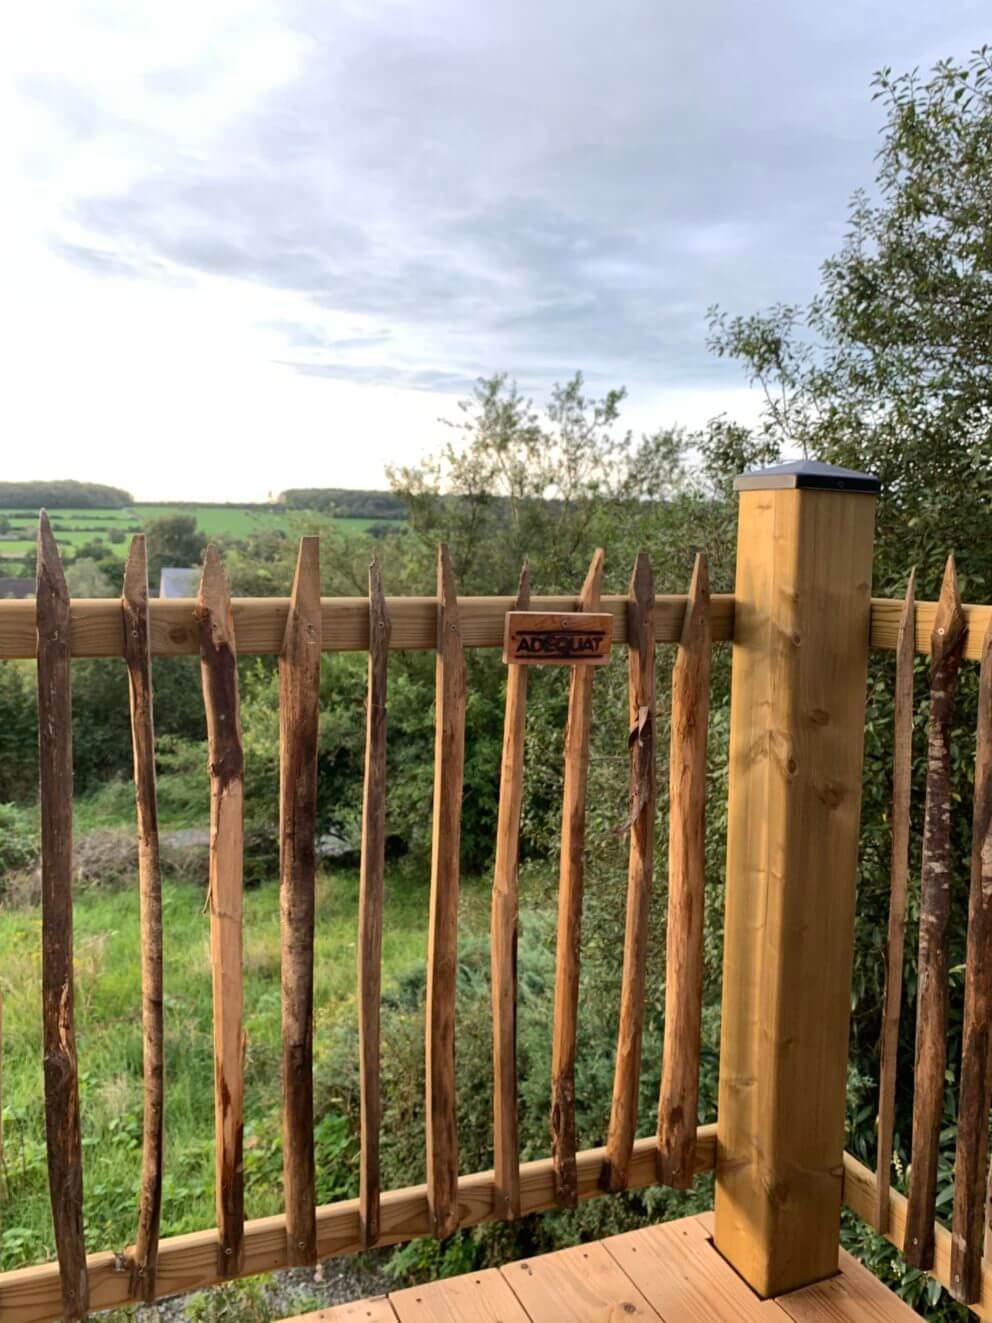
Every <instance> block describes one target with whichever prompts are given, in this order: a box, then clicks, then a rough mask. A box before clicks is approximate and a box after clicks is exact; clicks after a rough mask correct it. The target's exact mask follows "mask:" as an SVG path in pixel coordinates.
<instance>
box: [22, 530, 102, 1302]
mask: <svg viewBox="0 0 992 1323" xmlns="http://www.w3.org/2000/svg"><path fill="white" fill-rule="evenodd" d="M35 612H36V621H37V630H38V646H37V652H38V763H39V769H40V773H41V786H40V800H41V924H42V943H41V982H42V1009H43V1017H44V1053H45V1055H44V1063H45V1137H46V1140H47V1148H48V1185H49V1190H50V1192H51V1199H52V1222H53V1226H54V1230H55V1249H56V1252H57V1254H58V1260H59V1277H60V1280H61V1286H62V1314H63V1317H64V1318H66V1319H79V1318H84V1317H85V1315H86V1312H87V1310H88V1308H89V1280H88V1277H87V1272H86V1246H85V1243H84V1239H83V1156H82V1142H81V1139H80V1131H79V1065H78V1062H77V1059H76V1031H75V1017H74V1010H73V967H72V689H71V683H70V675H69V666H70V638H69V634H70V631H69V590H68V588H67V587H66V582H65V575H64V574H63V573H62V562H61V560H60V559H59V552H58V547H57V545H56V542H55V537H54V535H53V534H52V528H51V525H50V524H49V522H48V515H47V514H46V513H45V511H44V510H42V512H41V518H40V522H39V525H38V588H37V598H36V602H35Z"/></svg>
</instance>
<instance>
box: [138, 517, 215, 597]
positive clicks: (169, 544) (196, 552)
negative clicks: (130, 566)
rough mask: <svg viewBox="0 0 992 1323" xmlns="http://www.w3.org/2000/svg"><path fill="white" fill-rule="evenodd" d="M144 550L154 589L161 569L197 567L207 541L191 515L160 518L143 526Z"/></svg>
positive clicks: (149, 576) (151, 520)
mask: <svg viewBox="0 0 992 1323" xmlns="http://www.w3.org/2000/svg"><path fill="white" fill-rule="evenodd" d="M145 541H146V545H147V549H148V579H149V582H150V583H151V584H152V585H153V586H156V587H157V585H158V580H159V576H160V575H161V573H162V567H163V565H176V566H181V567H186V566H192V565H199V563H200V561H201V559H202V558H203V552H204V548H205V547H206V545H207V539H206V537H204V535H203V534H202V533H201V532H200V530H199V528H198V527H197V524H196V516H195V515H181V514H176V515H163V516H162V518H161V519H149V521H148V523H147V524H146V525H145Z"/></svg>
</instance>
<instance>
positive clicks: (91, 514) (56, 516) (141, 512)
mask: <svg viewBox="0 0 992 1323" xmlns="http://www.w3.org/2000/svg"><path fill="white" fill-rule="evenodd" d="M177 514H181V515H193V516H194V517H195V518H196V522H197V526H198V527H199V528H200V530H201V532H203V533H204V534H206V536H207V537H208V538H215V537H229V538H235V539H238V540H243V539H244V538H247V537H249V536H250V535H251V534H253V533H265V532H273V531H275V532H285V533H288V534H290V535H292V534H295V533H305V532H307V530H308V529H309V528H313V529H319V528H320V526H321V525H322V524H323V522H324V518H325V517H324V516H322V515H311V514H309V513H308V512H307V511H306V510H292V509H286V508H283V507H280V506H273V507H271V508H267V509H251V508H248V507H243V506H236V505H209V504H204V505H169V504H168V503H165V504H162V505H137V506H127V507H124V508H123V509H120V510H94V509H68V510H51V511H49V518H50V520H51V523H52V528H53V530H54V532H55V537H56V541H57V542H58V544H59V547H60V549H61V550H62V551H63V552H69V553H70V554H71V553H74V552H75V551H76V550H77V549H78V548H79V547H81V546H84V545H85V544H86V543H87V542H96V541H103V542H109V541H112V540H113V539H112V538H111V536H110V535H111V533H115V532H116V533H118V534H123V536H124V540H125V543H126V541H127V540H128V539H129V538H130V536H131V534H132V533H140V532H141V530H142V528H144V526H145V524H146V523H148V522H149V521H150V520H152V519H162V518H164V517H166V516H168V515H177ZM0 519H5V520H6V522H7V525H8V529H7V533H6V534H5V535H3V534H0V560H3V559H10V560H18V561H19V560H22V559H23V557H24V556H26V555H29V554H30V553H31V552H33V551H34V548H35V537H36V534H37V528H38V512H37V511H36V510H3V509H0ZM378 522H380V521H378V520H375V519H353V518H343V519H336V520H335V521H334V526H335V527H336V528H338V529H340V530H341V531H342V532H346V533H349V534H355V535H360V534H363V533H365V532H367V531H368V530H369V528H372V527H374V526H375V525H376V524H377V523H378ZM12 534H16V535H17V536H11V535H12Z"/></svg>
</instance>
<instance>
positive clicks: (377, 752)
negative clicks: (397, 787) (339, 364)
mask: <svg viewBox="0 0 992 1323" xmlns="http://www.w3.org/2000/svg"><path fill="white" fill-rule="evenodd" d="M389 636H390V624H389V612H388V611H387V609H386V598H385V595H384V593H383V587H382V569H381V567H380V565H379V561H378V558H374V559H373V561H372V564H371V565H370V566H369V677H368V699H367V710H366V714H365V784H364V788H363V792H362V858H361V873H360V878H359V888H358V1049H359V1073H360V1092H361V1131H362V1142H361V1170H360V1173H359V1195H358V1218H359V1228H360V1234H361V1241H362V1245H363V1247H364V1248H365V1249H368V1248H370V1247H371V1246H372V1245H374V1244H375V1243H376V1241H377V1240H378V1239H379V1208H380V1198H381V1177H380V1172H379V1128H380V1124H381V1104H380V1098H379V1063H380V1050H379V1020H380V1001H381V995H382V899H383V877H384V874H385V859H386V686H387V682H388V675H389Z"/></svg>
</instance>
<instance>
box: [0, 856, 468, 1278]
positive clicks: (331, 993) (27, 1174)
mask: <svg viewBox="0 0 992 1323" xmlns="http://www.w3.org/2000/svg"><path fill="white" fill-rule="evenodd" d="M471 893H472V886H471V884H469V887H468V894H467V896H466V900H467V906H466V910H467V914H468V915H475V916H476V917H477V918H478V919H480V920H481V921H484V905H481V907H480V904H475V903H474V900H473V896H472V894H471ZM426 899H427V890H426V886H425V879H424V878H422V877H418V876H415V875H412V874H402V873H401V874H393V875H391V876H390V877H389V879H388V881H387V887H386V915H385V924H384V937H383V965H384V970H385V975H384V992H385V993H386V995H387V996H388V995H389V992H390V989H391V988H392V987H394V985H395V984H396V982H397V980H398V979H402V978H403V976H404V974H406V973H408V972H410V971H412V970H415V969H418V968H422V967H423V962H424V955H425V950H426V919H427V904H426ZM477 899H478V900H479V901H480V902H481V900H482V895H481V891H480V892H479V896H478V898H477ZM357 906H358V882H357V877H356V876H355V874H354V873H353V872H336V873H334V874H332V875H329V876H326V877H323V878H322V879H321V880H320V883H319V893H318V909H317V913H318V920H317V939H316V957H315V1007H316V1011H315V1032H314V1045H315V1046H314V1052H315V1077H316V1080H317V1099H316V1110H317V1115H318V1123H317V1147H318V1173H319V1186H318V1197H319V1199H320V1200H321V1202H324V1201H328V1200H331V1199H335V1198H339V1197H344V1196H345V1195H346V1194H349V1193H351V1192H353V1191H354V1190H355V1189H356V1180H357V1165H356V1163H357V1146H356V1142H355V1136H354V1133H353V1125H352V1122H351V1121H350V1119H349V1113H350V1111H351V1108H350V1106H349V1103H350V1099H349V1098H347V1097H346V1096H345V1094H346V1092H347V1091H348V1090H350V1088H351V1082H350V1080H349V1081H347V1082H345V1081H336V1080H335V1078H334V1062H335V1061H336V1060H337V1057H338V1049H339V1044H340V1042H341V1040H342V1039H345V1040H348V1041H349V1042H350V1041H351V1040H352V1039H353V1036H354V1025H355V1019H356V1013H355V938H356V921H357ZM163 908H164V921H165V994H166V1001H165V1024H166V1070H167V1080H166V1176H165V1190H164V1201H163V1209H162V1234H163V1235H175V1234H178V1233H180V1232H183V1231H190V1230H194V1229H196V1228H200V1227H209V1226H212V1225H214V1221H215V1218H214V1194H213V1083H212V1081H213V1065H212V1030H211V987H210V962H209V945H208V944H209V918H208V917H207V915H206V914H205V913H204V909H203V892H202V890H201V889H200V888H199V887H198V886H194V885H191V884H188V883H178V882H174V881H166V882H165V883H164V885H163ZM75 957H76V1025H77V1044H78V1051H79V1065H80V1093H81V1112H82V1132H83V1149H84V1171H85V1200H86V1206H85V1213H86V1236H87V1245H88V1248H89V1249H91V1250H95V1249H107V1248H122V1247H123V1246H124V1245H125V1244H127V1243H130V1242H131V1241H132V1240H133V1237H134V1224H135V1216H136V1209H137V1197H138V1175H139V1168H140V1149H141V1116H142V1090H141V1021H140V1007H141V998H140V970H139V915H138V898H137V894H136V887H134V886H129V887H127V888H125V889H123V890H117V891H106V892H101V891H100V890H99V889H96V890H88V891H86V892H83V893H81V894H80V895H79V897H78V898H77V902H76V906H75ZM40 961H41V915H40V911H39V910H38V909H37V908H34V907H31V908H25V909H8V910H5V911H3V913H2V915H0V970H2V980H3V990H4V1057H3V1073H4V1091H3V1123H4V1140H5V1158H6V1162H5V1165H6V1172H5V1179H4V1177H0V1207H2V1215H0V1268H11V1267H15V1266H19V1265H21V1264H24V1263H30V1262H40V1261H43V1260H47V1259H50V1258H52V1257H53V1254H54V1245H53V1241H52V1231H51V1210H50V1206H49V1197H48V1189H47V1177H46V1168H45V1144H44V1113H43V1107H42V1097H43V1085H42V1065H41V993H40V972H41V971H40ZM244 967H245V1030H246V1034H247V1052H246V1061H245V1072H246V1125H245V1189H246V1212H247V1216H248V1217H259V1216H264V1215H265V1214H268V1213H274V1212H277V1211H278V1210H279V1208H280V1207H281V1188H280V1182H281V1163H282V1156H281V1140H280V1124H281V1122H280V1116H281V1112H280V1087H281V1086H280V1047H279V1014H280V1012H279V895H278V885H277V884H276V883H275V882H269V883H266V884H264V885H262V886H260V887H258V888H257V889H255V890H251V891H248V892H247V893H246V895H245V918H244ZM342 1083H344V1085H345V1088H344V1091H343V1090H342V1088H341V1087H340V1085H341V1084H342Z"/></svg>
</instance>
